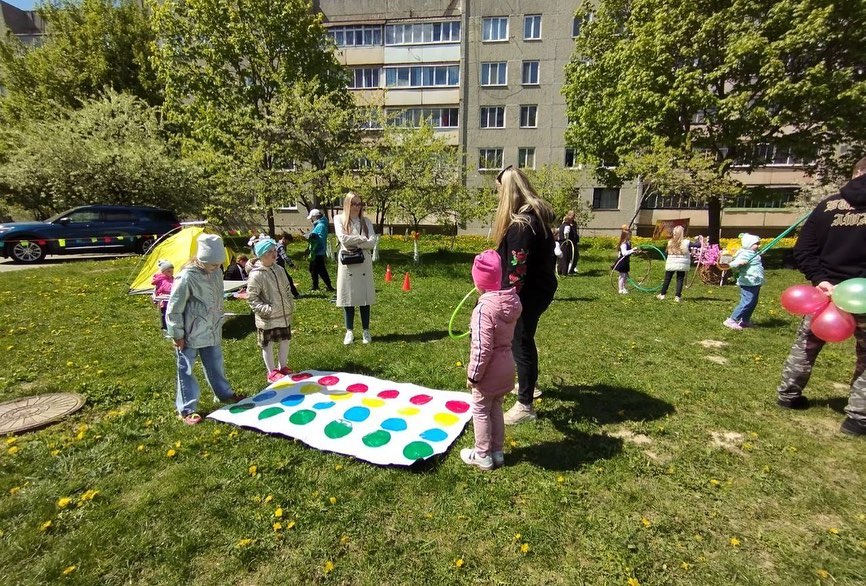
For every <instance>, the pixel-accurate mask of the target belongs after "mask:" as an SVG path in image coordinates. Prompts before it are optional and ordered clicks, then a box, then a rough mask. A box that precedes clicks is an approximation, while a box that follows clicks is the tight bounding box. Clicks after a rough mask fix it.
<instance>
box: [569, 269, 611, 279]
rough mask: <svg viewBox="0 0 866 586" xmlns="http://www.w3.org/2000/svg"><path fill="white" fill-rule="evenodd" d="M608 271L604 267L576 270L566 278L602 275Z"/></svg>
mask: <svg viewBox="0 0 866 586" xmlns="http://www.w3.org/2000/svg"><path fill="white" fill-rule="evenodd" d="M609 272H610V271H606V270H604V269H590V270H588V271H578V272H576V273H574V274H571V275H568V278H569V279H571V278H572V277H576V278H580V277H602V276H604V275H606V274H608V273H609Z"/></svg>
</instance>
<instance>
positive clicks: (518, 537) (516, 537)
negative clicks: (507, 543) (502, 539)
mask: <svg viewBox="0 0 866 586" xmlns="http://www.w3.org/2000/svg"><path fill="white" fill-rule="evenodd" d="M520 537H521V535H520V533H515V534H514V541H520Z"/></svg>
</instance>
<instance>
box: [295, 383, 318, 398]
mask: <svg viewBox="0 0 866 586" xmlns="http://www.w3.org/2000/svg"><path fill="white" fill-rule="evenodd" d="M321 390H322V387H320V386H319V385H317V384H316V383H305V384H303V385H301V388H300V389H298V392H299V393H301V394H302V395H312V394H313V393H318V392H319V391H321Z"/></svg>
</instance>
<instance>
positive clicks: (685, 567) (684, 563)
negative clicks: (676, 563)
mask: <svg viewBox="0 0 866 586" xmlns="http://www.w3.org/2000/svg"><path fill="white" fill-rule="evenodd" d="M680 567H681V568H682V569H684V570H688V569H689V568H691V566H690V565H689V563H688V562H683V563H681V564H680Z"/></svg>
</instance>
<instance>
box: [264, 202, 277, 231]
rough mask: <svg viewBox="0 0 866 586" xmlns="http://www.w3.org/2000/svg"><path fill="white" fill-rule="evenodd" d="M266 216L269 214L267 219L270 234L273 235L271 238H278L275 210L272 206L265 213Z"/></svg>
mask: <svg viewBox="0 0 866 586" xmlns="http://www.w3.org/2000/svg"><path fill="white" fill-rule="evenodd" d="M265 214H267V218H268V234H270V235H271V238H276V232H277V228H276V224H275V223H274V208H273V207H271V206H268V209H267V211H266V212H265Z"/></svg>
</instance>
